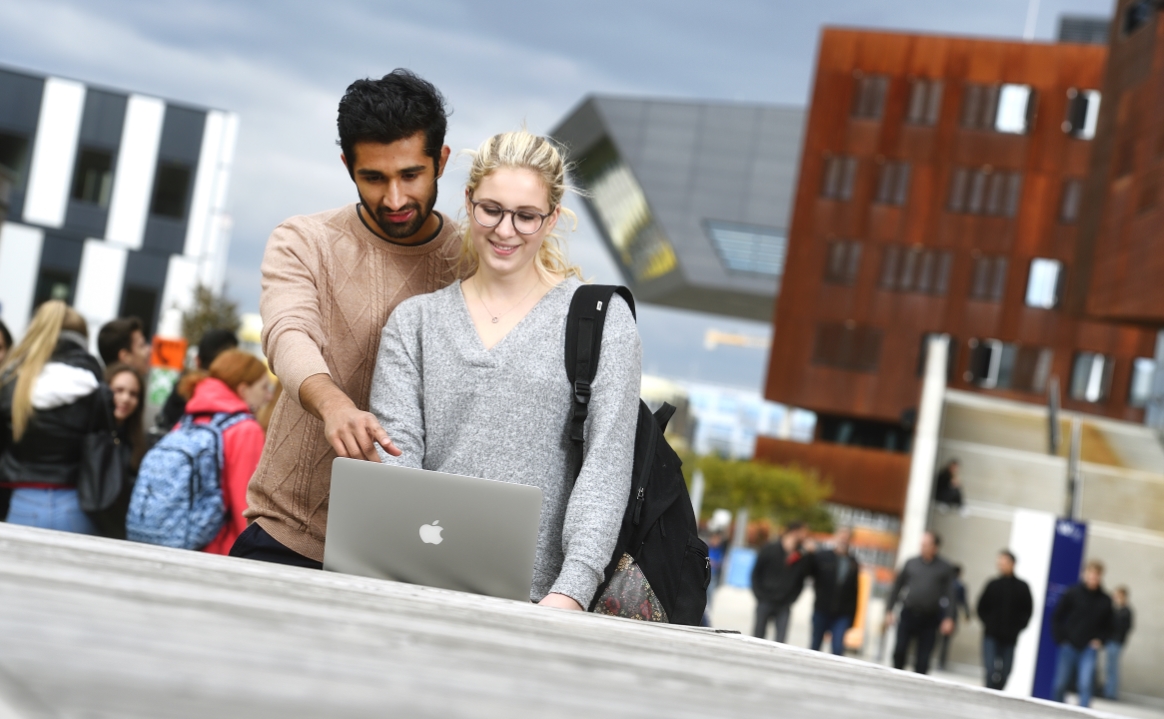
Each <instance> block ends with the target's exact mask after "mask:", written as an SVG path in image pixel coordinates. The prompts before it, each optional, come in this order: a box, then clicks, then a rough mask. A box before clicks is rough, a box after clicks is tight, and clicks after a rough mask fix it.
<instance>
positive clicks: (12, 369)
mask: <svg viewBox="0 0 1164 719" xmlns="http://www.w3.org/2000/svg"><path fill="white" fill-rule="evenodd" d="M88 344H89V331H88V326H87V325H86V324H85V320H84V318H83V317H81V315H80V314H79V313H78V312H77V311H76V310H74V309H73V308H72V307H69V306H68V305H66V304H65V303H64V302H60V301H58V300H50V301H48V302H45V303H44V304H42V305H41V306H40V308H39V309H38V310H37V312H36V315H34V316H33V318H32V322H31V323H30V324H29V326H28V332H27V333H26V334H25V336H24V339H22V340H21V341H20V343H19V344H18V345H16V347H14V348H13V349H12V351H11V352H9V354H8V356H7V358H6V359H5V361H4V364H3V366H2V367H0V485H2V486H4V487H7V488H10V489H12V500H11V504H10V506H9V509H8V516H7V521H8V522H11V523H13V524H23V525H28V526H33V527H41V528H43V529H57V530H61V531H65V532H75V533H80V534H95V533H96V531H97V528H96V526H95V525H94V523H93V521H92V520H91V519H90V518H89V516H88V515H87V514H85V512H83V511H82V510H81V506H80V504H79V502H78V500H77V479H78V477H79V475H80V471H81V463H82V460H83V459H84V458H83V457H82V456H81V455H82V451H83V450H82V446H83V441H82V440H83V439H84V436H85V435H86V434H88V433H89V432H90V431H92V429H91V428H92V427H94V426H95V425H96V423H97V421H98V419H99V413H107V412H109V408H108V407H107V406H106V400H105V396H104V395H103V394H102V393H101V392H99V391H98V389H99V388H100V387H101V384H102V372H101V364H100V363H99V362H98V361H97V359H96V358H95V357H93V356H92V355H90V354H89V353H88V352H87V351H86V347H87V346H88Z"/></svg>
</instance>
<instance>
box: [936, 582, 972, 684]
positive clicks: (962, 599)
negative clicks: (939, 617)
mask: <svg viewBox="0 0 1164 719" xmlns="http://www.w3.org/2000/svg"><path fill="white" fill-rule="evenodd" d="M963 616H964V617H966V621H970V605H969V604H968V603H967V602H966V585H965V584H964V583H963V582H962V565H961V564H955V565H954V613H953V614H952V615H951V618H952V619H953V620H954V628H953V629H951V630H950V633H949V634H943V635H942V637H941V647H940V649H939V651H938V669H941V670H942V671H945V670H946V661H947V660H948V659H949V656H950V641H951V640H953V638H954V635H955V634H957V633H958V623H959V621H960V619H961V617H963Z"/></svg>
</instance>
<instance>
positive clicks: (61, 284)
mask: <svg viewBox="0 0 1164 719" xmlns="http://www.w3.org/2000/svg"><path fill="white" fill-rule="evenodd" d="M75 283H76V278H75V277H74V276H73V275H72V274H71V273H69V272H64V271H62V270H51V269H47V268H46V269H42V270H41V271H40V275H39V276H37V278H36V290H34V291H33V295H32V304H33V306H34V307H40V305H41V304H42V303H44V302H47V301H48V300H60V301H61V302H65V303H67V304H73V285H74V284H75Z"/></svg>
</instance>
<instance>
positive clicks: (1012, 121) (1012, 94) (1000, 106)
mask: <svg viewBox="0 0 1164 719" xmlns="http://www.w3.org/2000/svg"><path fill="white" fill-rule="evenodd" d="M1036 105H1037V103H1036V93H1035V91H1034V88H1032V87H1031V86H1030V85H1011V84H1006V85H978V84H973V83H967V84H966V89H965V92H964V94H963V97H962V127H964V128H966V129H967V130H989V131H993V132H1004V133H1009V134H1016V135H1024V134H1026V133H1027V131H1028V130H1030V128H1031V125H1033V124H1034V115H1035V107H1036Z"/></svg>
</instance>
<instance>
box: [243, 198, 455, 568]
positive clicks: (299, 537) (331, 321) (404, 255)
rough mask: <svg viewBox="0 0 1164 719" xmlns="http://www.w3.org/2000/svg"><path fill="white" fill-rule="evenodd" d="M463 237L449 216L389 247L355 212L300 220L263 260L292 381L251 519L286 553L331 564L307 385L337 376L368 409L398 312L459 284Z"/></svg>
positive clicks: (268, 341) (266, 326)
mask: <svg viewBox="0 0 1164 719" xmlns="http://www.w3.org/2000/svg"><path fill="white" fill-rule="evenodd" d="M458 243H459V235H458V233H457V231H456V227H455V226H454V224H453V223H452V222H451V221H449V220H448V219H447V218H445V220H444V226H443V227H442V229H441V231H440V232H439V233H438V234H437V236H436V237H435V238H434V239H432V240H431V241H429V242H426V243H425V244H423V245H417V246H403V245H396V244H392V243H390V242H387V241H385V240H382V239H380V238H379V237H377V236H376V235H375V234H373V233H372V231H371V230H369V229H368V228H367V227H365V226H364V223H363V222H361V221H360V217H359V215H358V214H357V211H356V206H355V205H348V206H347V207H343V208H341V209H338V210H330V211H328V212H321V213H319V214H316V215H308V216H303V217H293V218H291V219H289V220H287V221H286V222H284V223H283V224H281V225H279V226H278V227H277V228H275V231H274V232H273V233H272V234H271V238H270V240H268V241H267V249H266V252H265V254H264V255H263V267H262V272H263V293H262V297H261V299H260V301H259V307H260V311H261V312H262V315H263V351H264V352H265V353H266V355H267V358H268V360H269V361H270V364H271V370H272V371H273V372H274V373H275V374H276V375H277V376H278V377H279V380H280V381H281V382H282V383H283V390H284V391H283V395H282V397H280V399H279V403H278V404H277V405H276V406H275V411H274V414H273V415H272V416H271V423H270V426H269V428H268V429H267V442H266V444H265V445H264V447H263V457H262V460H260V462H259V467H258V469H256V470H255V474H254V477H252V478H251V483H250V486H249V488H248V490H247V505H248V508H247V511H246V512H245V516H246V517H247V519H249V520H251V521H257V522H258V523H259V525H260V526H262V528H263V529H264V530H266V531H267V533H268V534H270V535H271V536H272V537H273V538H274V539H276V540H277V541H278V542H279V543H281V544H283V545H284V546H286V547H288V548H289V549H292V550H294V551H296V552H298V553H299V554H302V555H304V556H306V557H310V558H311V559H314V560H317V561H323V539H324V536H325V534H326V533H327V503H328V495H329V492H330V489H331V462H332V460H333V459H335V452H334V451H332V448H331V446H330V445H329V444H328V442H327V439H326V438H325V437H324V436H323V422H321V421H319V420H318V419H316V418H315V417H313V416H312V415H311V414H309V413H308V412H307V411H306V410H304V409H303V407H301V406H300V404H299V386H300V385H301V384H302V383H303V381H304V380H305V379H307V378H308V377H311V376H312V375H316V374H327V375H330V376H331V379H332V380H333V381H334V382H335V383H336V384H337V385H338V386H339V388H340V389H342V390H343V391H344V392H345V393H346V394H347V395H348V397H350V398H351V399H352V401H353V402H355V403H356V406H357V407H359V408H360V409H362V410H367V409H368V394H369V390H370V389H371V382H372V372H373V371H374V370H375V368H376V352H377V350H378V349H379V347H380V331H381V330H382V329H383V328H384V324H385V323H386V322H387V321H388V315H389V314H391V313H392V310H393V309H395V307H396V305H398V304H400V302H402V301H403V300H405V299H408V298H409V297H412V296H413V295H418V294H422V293H426V292H433V291H435V290H439V289H441V288H442V287H445V286H447V285H448V284H449V283H451V282H452V281H453V279H455V265H456V257H457V252H458V249H459V244H458Z"/></svg>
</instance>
